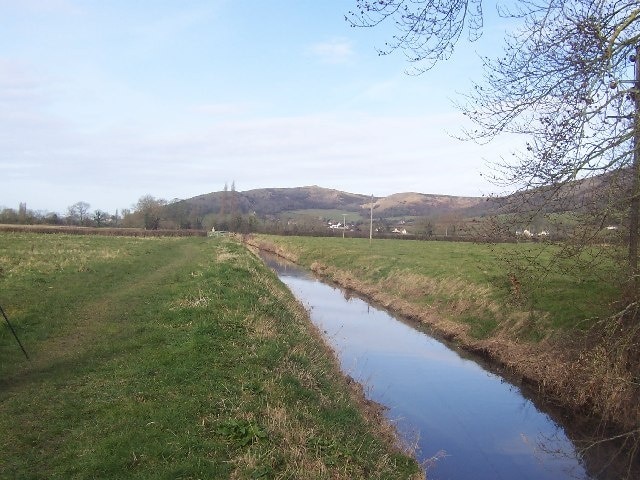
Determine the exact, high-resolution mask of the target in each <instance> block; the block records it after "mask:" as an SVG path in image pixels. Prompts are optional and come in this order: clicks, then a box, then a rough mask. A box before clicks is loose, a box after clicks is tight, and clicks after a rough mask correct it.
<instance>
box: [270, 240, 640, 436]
mask: <svg viewBox="0 0 640 480" xmlns="http://www.w3.org/2000/svg"><path fill="white" fill-rule="evenodd" d="M265 245H268V242H267V240H265V239H264V238H263V239H260V243H259V246H260V247H261V248H262V247H264V246H265ZM282 249H283V247H282V246H280V245H275V246H274V245H272V246H270V247H268V250H269V251H271V252H278V251H281V250H282ZM294 256H297V255H294ZM287 257H288V258H291V257H292V255H288V256H287V255H285V258H287ZM310 267H311V269H312V270H313V271H314V272H315V273H317V274H319V275H321V276H323V277H325V278H327V279H329V280H331V281H333V282H336V283H337V284H339V285H341V286H343V287H345V288H347V289H351V290H354V291H357V292H359V293H360V294H362V295H364V296H366V297H368V298H370V299H371V300H373V301H375V302H376V303H378V304H380V305H382V306H383V307H385V308H388V309H390V310H392V311H395V312H397V313H399V314H401V315H403V316H404V317H406V318H409V319H413V320H415V321H419V322H421V323H423V324H425V325H427V326H428V327H430V328H431V329H432V331H433V332H434V333H435V334H436V335H439V336H441V337H444V338H446V339H449V340H454V341H456V342H457V343H458V344H460V345H461V346H462V347H463V348H465V349H467V350H469V351H472V352H476V353H478V354H480V355H482V356H483V357H484V358H488V359H491V360H492V361H493V362H494V363H495V364H496V365H497V366H498V367H500V368H502V369H503V370H504V371H505V372H507V373H508V374H509V375H512V376H514V377H515V378H520V379H521V380H522V381H524V382H526V383H530V384H533V385H536V386H537V388H538V389H540V390H541V391H543V392H545V393H546V394H547V395H548V396H549V397H550V398H553V399H555V402H556V403H558V404H560V405H563V406H565V407H567V408H571V409H574V410H576V411H582V412H585V413H589V414H591V415H594V416H595V417H596V418H600V419H602V420H603V421H604V422H607V423H610V424H614V425H617V427H616V428H618V429H619V430H622V431H634V430H635V429H637V426H638V425H640V409H638V408H637V405H638V402H640V382H639V380H638V378H640V377H638V374H637V372H638V371H640V367H639V365H638V363H640V360H639V359H638V358H639V357H638V355H637V352H638V351H639V350H640V341H638V339H639V338H640V336H639V335H638V332H637V328H636V331H635V333H634V331H633V328H628V327H625V328H621V327H620V328H618V330H616V331H615V332H612V331H608V332H606V331H604V330H603V328H599V329H598V328H596V329H594V331H593V333H592V334H591V335H590V336H589V335H587V336H585V335H580V334H576V332H573V333H572V332H561V331H560V332H558V331H556V332H555V334H554V335H549V332H550V331H553V329H552V328H550V327H549V328H547V329H546V330H545V328H544V325H545V324H547V325H548V324H549V323H550V319H549V314H545V313H536V314H535V319H534V318H533V317H532V314H531V313H530V312H528V311H527V309H525V308H518V307H517V305H508V304H505V303H500V302H498V301H497V300H496V299H495V296H494V295H492V290H491V289H490V288H489V287H484V286H482V285H478V284H475V283H471V282H466V281H464V280H463V279H461V278H460V277H456V276H455V275H454V276H450V277H438V278H435V277H430V276H427V275H420V274H416V273H415V272H408V271H401V270H397V271H391V272H389V273H388V274H387V275H386V276H383V277H382V278H379V279H378V280H373V281H372V280H363V279H362V275H358V274H357V273H354V272H352V271H349V270H345V269H341V268H336V267H334V266H332V265H326V264H324V263H322V262H320V261H315V262H313V263H312V264H311V265H310ZM370 268H371V269H373V268H375V266H370ZM478 312H485V313H484V314H483V315H486V314H487V312H488V314H489V315H493V316H495V318H496V324H497V326H496V328H494V329H493V330H492V331H491V332H490V334H489V335H487V336H486V337H484V338H479V337H477V336H476V335H473V332H472V325H470V324H467V323H465V322H461V321H460V320H459V318H460V317H464V316H465V315H473V314H474V313H478ZM605 324H606V325H610V324H611V322H608V323H607V322H604V323H603V325H605ZM532 325H535V327H536V328H539V329H541V330H542V331H546V333H545V334H544V335H542V336H541V337H539V338H538V341H536V342H531V341H526V340H523V339H522V338H520V335H521V332H523V331H526V330H527V329H529V328H532ZM588 338H591V340H588ZM634 352H635V353H634ZM632 357H634V358H632ZM634 372H636V373H634Z"/></svg>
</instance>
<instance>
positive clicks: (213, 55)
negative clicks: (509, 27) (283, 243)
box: [0, 0, 514, 212]
mask: <svg viewBox="0 0 640 480" xmlns="http://www.w3.org/2000/svg"><path fill="white" fill-rule="evenodd" d="M353 3H354V2H353V1H349V0H342V1H340V0H323V1H321V2H320V1H317V0H315V1H314V0H308V1H307V0H300V1H293V0H290V1H278V0H274V1H270V2H264V1H259V0H228V1H227V0H180V1H178V0H174V1H169V0H155V1H152V0H148V1H147V0H136V1H132V0H108V1H107V0H95V1H93V0H20V1H16V0H0V176H1V178H2V179H3V182H2V183H3V185H2V190H1V194H0V207H3V206H4V207H11V208H17V206H18V204H19V202H26V203H27V207H28V208H30V209H33V210H48V211H58V212H65V211H66V208H67V207H68V206H69V205H71V204H73V203H75V202H78V201H85V202H88V203H90V204H91V208H92V209H102V210H107V211H110V212H114V211H115V209H122V208H130V207H131V205H132V204H134V203H135V202H136V201H137V199H138V198H139V197H141V196H142V195H145V194H151V195H153V196H155V197H160V198H164V199H167V200H172V199H174V198H188V197H192V196H195V195H199V194H202V193H208V192H212V191H218V190H222V189H223V188H224V185H225V182H226V183H228V185H229V186H230V185H231V183H232V182H235V186H236V189H237V190H239V191H244V190H250V189H253V188H262V187H296V186H304V185H319V186H322V187H327V188H336V189H340V190H344V191H348V192H353V193H362V194H374V195H376V196H385V195H389V194H392V193H397V192H409V191H415V192H422V193H438V194H450V195H471V196H479V195H483V194H489V193H492V192H496V191H498V189H497V187H495V186H493V185H491V184H489V183H487V182H486V181H485V180H484V179H483V177H481V176H480V173H481V172H487V171H488V170H489V167H488V166H487V162H488V161H489V162H490V161H496V160H498V159H499V158H500V157H501V156H504V157H507V156H508V155H509V154H510V152H511V151H512V150H513V147H514V144H513V141H512V140H511V141H510V142H509V141H507V140H506V139H504V140H498V141H496V142H493V143H492V144H490V145H488V146H479V145H476V144H474V143H471V142H461V141H459V140H456V139H454V138H452V136H451V135H452V134H456V133H459V131H460V126H461V124H462V122H463V117H462V115H461V114H460V113H459V112H458V111H457V110H456V109H455V108H454V107H453V106H452V100H454V99H456V98H459V97H458V93H461V92H464V91H468V89H469V85H470V80H471V79H473V78H475V79H479V78H480V75H481V72H480V61H479V59H478V57H477V54H478V52H480V53H499V50H498V51H496V50H495V48H496V45H500V43H501V39H502V37H503V36H504V24H503V23H501V21H499V20H497V19H495V18H493V17H495V16H494V15H493V14H492V12H489V14H490V17H492V18H490V19H489V20H488V21H487V22H486V24H487V29H486V31H485V34H484V36H483V38H482V40H481V41H480V42H477V43H474V44H467V43H465V42H462V43H461V44H460V45H459V46H458V48H457V51H456V53H455V54H454V56H453V58H452V59H451V60H449V61H448V62H446V63H442V64H440V65H439V66H437V67H436V68H435V69H434V70H432V71H430V72H428V73H426V74H424V75H422V76H419V77H412V76H407V75H405V74H404V71H405V69H406V68H407V64H406V62H405V61H404V59H403V56H402V54H398V55H392V56H386V57H379V56H378V54H377V53H376V50H375V47H376V46H382V45H384V42H385V41H386V40H387V39H388V37H389V35H390V34H391V32H392V30H390V29H387V28H378V29H354V28H351V27H349V25H348V24H347V23H346V22H345V21H344V15H345V13H347V11H348V10H349V9H350V8H353Z"/></svg>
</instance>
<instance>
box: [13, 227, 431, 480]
mask: <svg viewBox="0 0 640 480" xmlns="http://www.w3.org/2000/svg"><path fill="white" fill-rule="evenodd" d="M0 292H1V298H0V302H1V304H2V306H3V308H4V309H5V311H6V312H7V314H8V315H9V318H10V320H11V321H12V323H13V324H14V326H15V328H16V331H17V333H18V335H19V336H20V338H21V340H22V343H23V344H24V345H25V348H26V349H27V351H28V353H29V354H30V356H31V360H30V361H26V360H25V358H24V357H23V356H22V353H21V351H20V350H19V347H18V346H17V344H16V342H15V341H14V339H13V337H12V336H11V334H10V332H9V331H8V329H7V328H6V325H3V326H2V328H0V471H1V472H2V473H1V474H0V476H1V477H3V478H12V479H36V478H64V479H66V478H154V479H155V478H167V479H174V478H216V479H218V478H409V477H410V476H411V475H414V474H416V472H418V468H417V466H416V464H415V462H413V461H412V460H411V459H409V458H407V457H406V456H404V455H402V454H400V453H398V452H397V451H396V450H394V449H393V448H392V447H391V445H390V443H389V441H388V438H384V436H383V435H382V433H381V431H380V430H378V429H377V428H376V425H374V424H373V423H372V422H371V421H367V417H365V416H363V414H362V411H361V409H360V407H359V406H358V404H357V403H356V400H355V397H354V395H353V394H352V393H350V391H349V387H348V386H347V385H346V383H345V382H344V381H343V380H342V378H341V376H340V375H337V373H336V372H337V364H336V362H335V360H333V359H332V358H331V356H330V355H329V354H328V353H327V351H326V349H325V347H324V346H323V345H322V343H321V341H320V340H319V339H318V338H317V337H316V336H315V335H314V334H313V332H312V331H311V328H310V326H309V323H308V320H307V319H306V317H305V315H304V313H303V311H302V310H301V309H299V308H298V307H297V306H296V304H295V303H294V302H293V298H292V296H291V295H290V293H289V292H288V291H286V290H285V289H284V287H283V286H282V284H280V283H279V282H278V281H277V279H276V278H275V276H274V275H273V274H272V273H271V272H270V271H268V270H267V269H266V268H265V267H264V266H263V265H262V264H261V263H260V262H259V261H257V260H256V259H255V258H254V257H253V256H252V255H250V254H249V253H248V252H247V251H246V250H245V249H244V248H242V247H241V246H240V245H238V244H237V243H234V242H233V241H231V240H228V239H206V238H149V239H139V238H114V237H95V236H82V237H80V236H66V235H41V234H8V233H5V234H0Z"/></svg>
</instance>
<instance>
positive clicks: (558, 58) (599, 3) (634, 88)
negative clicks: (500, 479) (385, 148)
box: [347, 0, 640, 457]
mask: <svg viewBox="0 0 640 480" xmlns="http://www.w3.org/2000/svg"><path fill="white" fill-rule="evenodd" d="M355 1H356V7H357V8H356V9H355V10H354V11H353V12H350V13H349V14H348V15H347V21H349V22H350V23H351V25H353V26H360V27H375V26H377V25H380V24H382V23H387V24H388V23H391V24H392V25H394V26H395V28H396V30H397V33H396V34H395V35H393V36H392V38H391V39H390V40H389V42H388V43H387V44H386V45H385V46H384V48H381V49H380V53H381V54H389V53H393V52H395V51H401V52H403V53H404V54H405V55H406V57H407V59H408V61H409V62H410V65H411V69H410V72H411V73H418V74H419V73H424V72H426V71H427V70H429V69H430V68H432V67H433V65H434V64H435V63H436V62H438V61H440V60H445V59H447V58H449V57H450V56H451V54H452V53H453V50H454V47H455V45H456V43H457V42H458V41H459V39H460V38H461V36H462V35H463V34H465V33H466V35H467V37H468V38H469V39H470V40H475V39H477V38H478V37H479V35H480V34H481V30H482V26H483V11H482V5H483V4H484V5H486V2H482V1H481V0H371V1H366V0H355ZM491 5H492V6H497V7H498V9H499V12H500V14H501V15H503V16H505V17H510V18H513V19H518V20H519V25H520V27H519V29H518V30H516V31H515V32H513V33H511V34H509V35H508V36H507V37H506V38H505V44H504V51H503V52H502V54H501V55H500V56H499V57H497V58H484V59H483V64H484V75H483V78H482V79H478V81H477V82H476V84H475V85H474V88H473V89H472V91H471V92H470V93H468V94H467V95H465V96H464V97H463V99H462V100H461V101H460V102H459V106H460V108H461V109H462V111H463V113H464V114H465V115H467V117H468V118H469V119H470V121H471V122H472V123H473V124H474V127H473V128H471V129H469V130H468V131H466V132H465V138H470V139H473V140H476V141H479V142H486V141H490V140H492V139H493V138H495V137H496V136H498V135H501V134H504V133H508V134H516V135H521V136H522V149H521V151H519V152H514V154H513V156H512V157H511V158H509V159H508V160H503V161H501V162H499V163H498V164H497V165H496V171H495V174H494V180H495V181H497V182H499V183H501V184H504V185H509V186H511V187H512V188H515V190H516V193H515V194H514V195H512V196H511V197H509V198H510V200H513V201H516V202H517V203H518V205H517V208H514V209H512V210H511V211H512V212H513V213H518V212H522V211H524V210H526V211H528V213H529V218H530V219H533V218H534V217H535V216H537V215H539V214H541V213H542V214H544V213H549V212H554V211H562V210H564V211H571V212H574V213H575V215H576V216H578V217H579V219H580V221H577V222H576V223H575V224H574V225H572V227H571V228H569V229H567V230H566V232H564V234H566V235H571V236H572V237H573V239H575V240H576V241H575V242H563V248H564V249H563V254H564V253H567V254H571V255H572V257H571V260H572V261H573V262H575V263H574V264H575V265H578V262H581V261H582V260H583V259H584V258H585V256H584V255H581V254H580V251H581V250H580V247H583V246H589V248H591V252H593V248H592V247H593V246H594V245H596V244H598V245H600V246H602V248H601V249H600V252H607V251H608V253H611V254H615V253H616V251H617V249H611V248H609V249H607V248H606V245H603V244H604V243H605V241H607V240H608V238H607V239H605V238H604V237H603V231H604V230H605V227H607V226H611V227H615V228H619V230H617V231H619V232H620V234H621V235H624V237H625V240H626V243H627V252H626V255H624V257H620V258H616V260H617V261H618V265H619V267H620V270H621V271H622V272H623V273H622V274H620V275H619V278H618V277H616V276H609V278H608V279H607V282H612V281H613V282H615V281H619V282H620V283H621V286H622V287H623V288H624V290H625V292H624V295H622V297H623V298H622V300H623V302H622V303H618V307H619V311H618V313H614V314H612V315H611V316H609V317H608V318H605V319H604V320H603V321H602V322H600V323H599V324H598V325H596V326H597V327H598V328H599V330H597V331H598V332H599V333H600V334H601V336H599V337H598V338H596V339H594V342H595V343H596V344H597V345H598V348H599V349H601V351H602V352H604V353H603V354H602V355H603V358H606V361H604V362H605V363H603V364H606V365H607V369H608V370H603V371H602V372H605V373H602V372H601V374H602V375H603V377H601V378H603V379H604V378H616V382H617V383H616V388H619V389H620V391H624V392H625V395H629V398H637V395H638V388H639V387H638V382H637V378H638V376H637V372H638V365H639V364H638V361H637V358H638V357H637V345H638V339H639V338H640V323H639V322H638V317H640V271H639V267H638V255H639V249H640V232H639V224H640V4H639V3H638V0H548V1H543V0H514V1H512V2H508V5H509V8H507V7H505V5H507V2H504V3H503V4H502V6H501V4H500V3H499V2H491ZM516 217H517V216H516V215H514V217H513V218H516ZM589 257H590V259H589V260H590V261H591V259H592V258H595V259H597V258H598V257H599V254H598V255H589ZM543 267H544V266H543ZM583 353H584V358H587V359H588V358H591V357H589V355H591V353H590V352H586V351H585V352H583ZM584 358H582V359H581V360H580V361H584ZM614 372H618V373H620V372H624V377H623V376H616V375H617V373H614ZM594 388H595V387H594ZM594 391H595V390H594ZM603 391H604V390H603ZM603 398H604V397H603ZM612 398H613V397H612ZM635 412H636V413H637V408H636V410H635ZM636 413H634V414H632V415H636ZM629 418H630V417H629ZM634 418H637V416H634ZM634 421H635V420H634ZM625 435H628V436H629V438H631V439H632V440H633V441H632V443H633V452H632V453H631V457H633V456H634V455H636V452H638V451H640V430H638V428H637V425H636V426H635V427H634V428H633V429H632V430H631V431H629V432H627V433H625ZM627 450H629V449H627Z"/></svg>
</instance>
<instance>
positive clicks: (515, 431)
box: [268, 261, 590, 480]
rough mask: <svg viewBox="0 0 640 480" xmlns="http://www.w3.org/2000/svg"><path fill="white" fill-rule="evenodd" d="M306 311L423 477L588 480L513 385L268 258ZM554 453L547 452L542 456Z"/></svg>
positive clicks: (555, 431) (561, 438)
mask: <svg viewBox="0 0 640 480" xmlns="http://www.w3.org/2000/svg"><path fill="white" fill-rule="evenodd" d="M268 263H269V265H270V266H271V267H272V268H274V269H276V271H277V272H278V274H279V275H280V277H281V280H282V281H283V282H284V283H285V284H286V285H287V286H288V287H289V288H290V289H291V291H292V292H293V293H294V294H295V295H296V297H297V298H298V299H299V300H300V301H302V303H303V304H304V305H305V306H306V307H307V308H308V309H309V311H310V314H311V319H312V321H313V322H314V323H315V324H316V325H317V326H318V327H319V328H320V329H321V330H322V331H323V332H324V333H325V336H326V338H327V339H328V340H329V341H330V343H331V345H332V346H333V347H334V349H335V350H336V351H337V353H338V355H339V359H340V362H341V366H342V368H343V370H344V371H345V372H346V373H347V374H348V375H350V376H351V377H353V378H354V379H356V380H357V381H359V382H360V383H362V384H364V385H365V390H366V392H367V395H368V396H369V398H371V399H373V400H375V401H377V402H380V403H382V404H384V405H386V406H387V407H388V408H389V410H388V416H389V418H391V419H393V420H394V421H395V422H397V425H398V428H399V430H400V431H401V432H402V433H403V434H404V435H406V436H407V438H416V437H417V438H418V447H419V458H420V459H421V460H425V459H428V458H431V457H433V456H435V455H437V454H438V453H439V452H444V456H441V457H440V458H439V460H437V461H436V462H435V464H434V466H432V467H431V468H430V469H429V472H428V475H429V478H430V479H435V480H437V479H474V480H480V479H491V480H498V479H505V480H506V479H509V480H510V479H516V478H517V479H531V480H540V479H550V480H551V479H553V480H557V479H588V478H590V477H589V475H588V474H587V473H586V472H585V470H584V468H583V467H582V465H581V464H580V463H579V461H578V460H576V459H575V454H574V447H573V445H572V444H571V442H570V441H569V440H568V439H567V437H566V436H565V434H564V433H563V430H562V428H560V427H559V426H558V425H556V424H555V423H554V422H553V421H552V420H551V418H550V417H549V416H548V415H546V414H544V413H542V412H540V411H539V410H538V409H537V408H536V406H535V405H534V404H533V403H532V402H531V401H530V400H528V399H526V398H524V397H523V396H522V395H521V393H520V391H519V389H518V388H517V387H515V386H513V385H511V384H509V383H508V382H506V381H504V380H503V379H501V378H500V377H499V376H497V375H495V374H493V373H490V372H488V371H486V370H484V369H483V368H482V367H481V366H480V365H478V364H476V363H475V362H473V361H471V360H468V359H465V358H462V357H461V356H460V355H458V354H457V353H456V352H455V351H453V350H451V349H449V348H448V347H447V346H446V345H444V344H443V343H441V342H439V341H437V340H435V339H433V338H431V337H429V336H428V335H426V334H424V333H422V332H420V331H418V330H415V329H414V328H412V327H410V326H408V325H406V324H404V323H402V322H401V321H398V320H397V319H395V318H393V317H392V316H390V315H389V314H388V313H387V312H385V311H383V310H380V309H378V308H375V307H373V306H370V305H368V304H367V303H366V302H364V301H362V300H360V299H359V298H356V297H350V296H349V295H348V294H345V293H344V292H343V291H342V290H341V289H338V288H334V287H331V286H329V285H326V284H324V283H321V282H319V281H318V280H316V279H315V278H314V277H313V276H311V275H310V274H308V273H306V272H304V271H301V270H299V269H297V268H295V267H291V266H287V267H286V268H283V267H282V266H280V267H279V266H278V265H276V264H274V263H273V261H271V262H270V261H268ZM550 452H555V453H550Z"/></svg>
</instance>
